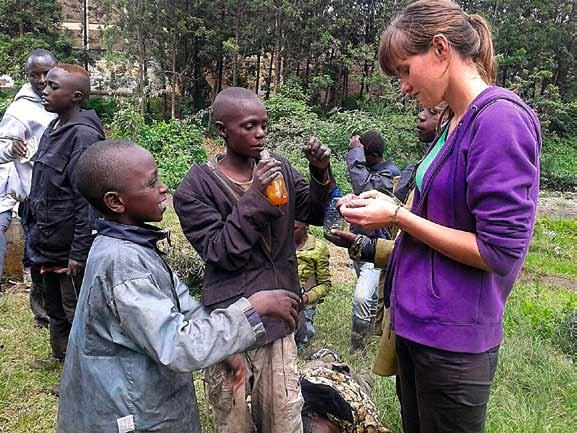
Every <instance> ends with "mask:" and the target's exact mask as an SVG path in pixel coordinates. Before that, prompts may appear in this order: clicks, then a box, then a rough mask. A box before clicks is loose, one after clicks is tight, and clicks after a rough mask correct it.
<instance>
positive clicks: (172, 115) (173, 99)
mask: <svg viewBox="0 0 577 433" xmlns="http://www.w3.org/2000/svg"><path fill="white" fill-rule="evenodd" d="M171 81H172V97H171V99H170V118H171V119H174V118H176V37H175V38H173V41H172V80H171Z"/></svg>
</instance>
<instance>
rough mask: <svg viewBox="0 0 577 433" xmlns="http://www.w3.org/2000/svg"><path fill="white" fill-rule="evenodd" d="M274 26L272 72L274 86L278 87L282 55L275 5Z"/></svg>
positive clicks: (278, 19) (278, 14) (277, 13)
mask: <svg viewBox="0 0 577 433" xmlns="http://www.w3.org/2000/svg"><path fill="white" fill-rule="evenodd" d="M274 28H275V41H274V51H275V55H276V59H275V60H276V64H275V71H274V72H275V74H274V88H275V90H276V89H278V87H279V85H280V82H281V64H282V57H281V55H280V51H281V30H280V7H277V8H276V10H275V14H274Z"/></svg>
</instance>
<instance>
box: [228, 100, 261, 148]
mask: <svg viewBox="0 0 577 433" xmlns="http://www.w3.org/2000/svg"><path fill="white" fill-rule="evenodd" d="M234 104H235V108H236V109H235V110H233V109H231V110H230V113H229V115H228V116H227V117H226V119H225V120H223V121H222V122H217V130H218V133H219V135H220V136H221V137H222V138H223V139H224V141H225V142H226V146H227V150H228V152H233V153H236V154H237V155H240V156H244V157H247V158H255V159H258V158H260V152H262V150H263V149H264V147H265V137H266V126H267V122H268V116H267V114H266V109H265V108H264V105H263V104H262V103H261V102H260V101H259V100H258V99H256V98H254V99H246V100H241V101H235V102H234Z"/></svg>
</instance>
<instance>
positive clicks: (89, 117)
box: [50, 110, 104, 137]
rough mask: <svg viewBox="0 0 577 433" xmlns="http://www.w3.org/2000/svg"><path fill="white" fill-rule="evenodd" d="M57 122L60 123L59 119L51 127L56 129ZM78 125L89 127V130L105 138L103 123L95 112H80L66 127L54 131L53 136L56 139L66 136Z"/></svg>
mask: <svg viewBox="0 0 577 433" xmlns="http://www.w3.org/2000/svg"><path fill="white" fill-rule="evenodd" d="M57 121H58V120H57V119H56V120H54V121H53V122H52V123H51V125H50V126H51V127H54V125H55V124H56V122H57ZM78 125H83V126H87V127H88V128H92V129H94V131H96V132H97V133H98V134H99V135H101V136H102V137H104V128H103V127H102V122H101V121H100V119H99V118H98V115H97V114H96V111H94V110H80V111H79V112H78V114H76V116H74V117H73V118H72V119H70V121H69V122H68V123H67V124H66V125H64V126H62V127H60V128H58V129H56V130H55V131H53V132H52V135H53V136H55V137H56V136H59V135H64V134H66V133H68V131H69V130H70V129H71V128H72V127H74V126H78Z"/></svg>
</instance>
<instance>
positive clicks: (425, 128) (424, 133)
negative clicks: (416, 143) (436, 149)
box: [417, 108, 439, 143]
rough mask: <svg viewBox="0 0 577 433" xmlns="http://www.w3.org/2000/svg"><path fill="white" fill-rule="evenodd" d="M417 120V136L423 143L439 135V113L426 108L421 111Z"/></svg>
mask: <svg viewBox="0 0 577 433" xmlns="http://www.w3.org/2000/svg"><path fill="white" fill-rule="evenodd" d="M418 120H419V121H418V122H417V136H418V137H419V140H420V141H421V142H422V143H430V142H431V141H433V140H434V139H435V136H436V135H437V122H438V121H439V113H437V112H436V111H435V110H433V109H429V108H425V109H424V110H422V111H421V112H420V113H419V116H418Z"/></svg>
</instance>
